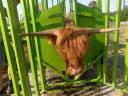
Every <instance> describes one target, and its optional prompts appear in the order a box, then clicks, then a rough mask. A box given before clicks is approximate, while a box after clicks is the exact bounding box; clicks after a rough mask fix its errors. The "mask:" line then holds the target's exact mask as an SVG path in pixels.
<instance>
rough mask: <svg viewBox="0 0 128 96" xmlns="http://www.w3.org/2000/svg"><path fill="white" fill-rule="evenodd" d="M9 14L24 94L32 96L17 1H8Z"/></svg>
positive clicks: (24, 95)
mask: <svg viewBox="0 0 128 96" xmlns="http://www.w3.org/2000/svg"><path fill="white" fill-rule="evenodd" d="M7 13H8V17H9V18H8V20H9V24H10V28H11V34H12V41H13V46H14V52H15V57H16V62H17V67H18V72H19V77H20V83H21V88H22V94H23V96H26V94H27V95H28V96H31V87H30V83H29V78H28V74H27V70H26V67H25V60H24V57H23V56H24V54H23V47H22V42H21V41H22V39H21V38H20V37H19V35H18V34H19V32H20V24H19V19H18V13H17V7H16V1H15V0H13V2H12V0H7Z"/></svg>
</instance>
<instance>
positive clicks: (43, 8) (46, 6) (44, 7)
mask: <svg viewBox="0 0 128 96" xmlns="http://www.w3.org/2000/svg"><path fill="white" fill-rule="evenodd" d="M46 9H48V0H42V10H46Z"/></svg>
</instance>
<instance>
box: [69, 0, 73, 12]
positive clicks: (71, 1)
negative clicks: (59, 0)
mask: <svg viewBox="0 0 128 96" xmlns="http://www.w3.org/2000/svg"><path fill="white" fill-rule="evenodd" d="M69 3H70V12H73V0H70V1H69Z"/></svg>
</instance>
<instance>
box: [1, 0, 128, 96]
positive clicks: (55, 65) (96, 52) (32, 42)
mask: <svg viewBox="0 0 128 96" xmlns="http://www.w3.org/2000/svg"><path fill="white" fill-rule="evenodd" d="M53 2H54V1H53V0H52V7H51V8H48V0H42V9H43V11H42V12H41V14H39V12H38V0H21V5H22V13H23V20H24V22H23V23H24V27H25V32H26V33H29V32H36V31H41V30H47V29H52V28H58V27H63V26H64V23H63V22H64V16H65V15H66V14H65V13H66V12H65V0H57V4H56V5H54V6H53ZM69 2H70V16H71V18H72V19H73V20H74V21H75V24H76V25H77V26H79V27H95V28H104V27H105V28H108V27H109V26H108V24H109V15H108V13H109V0H106V2H105V3H106V5H105V14H103V13H102V12H101V10H102V0H97V8H90V7H88V6H85V5H83V4H81V3H79V2H77V0H70V1H69ZM1 4H2V2H1V1H0V5H1ZM12 6H14V7H12ZM46 9H47V10H46ZM120 10H121V0H117V10H116V11H117V12H116V18H115V27H116V28H117V27H119V22H120V19H119V17H120ZM1 13H3V10H2V5H1V6H0V25H1V29H2V36H3V38H4V44H5V46H6V53H7V57H8V62H9V66H10V70H11V72H12V74H11V75H12V80H13V86H14V91H15V95H16V96H19V94H20V92H19V88H18V87H19V86H18V80H17V76H16V68H15V67H14V65H13V63H14V62H13V60H12V59H11V56H12V50H11V49H10V45H9V39H8V37H9V36H8V33H7V25H6V24H5V18H4V16H3V14H1ZM8 15H9V22H10V27H11V34H12V39H13V46H14V51H15V56H16V61H17V66H18V72H19V75H20V81H21V85H22V92H23V96H26V95H28V96H31V90H30V89H31V87H30V85H29V80H28V76H27V71H26V69H25V66H24V57H23V52H22V51H21V50H22V48H21V46H22V43H21V38H19V36H18V34H19V31H20V25H19V21H18V16H17V10H16V5H15V0H14V2H11V0H8ZM39 15H40V16H39ZM38 16H39V18H38ZM14 20H15V22H14ZM83 21H85V22H83ZM14 31H15V32H14ZM26 40H27V45H28V53H29V59H30V64H31V70H32V77H33V81H34V88H35V95H36V96H39V91H40V90H39V88H38V83H39V82H38V81H39V80H38V76H37V69H36V65H37V64H38V68H39V74H40V80H41V86H42V90H43V91H46V90H47V87H50V86H54V85H55V86H58V85H64V84H65V83H69V84H73V83H74V84H78V83H85V82H86V83H87V82H97V83H102V82H101V80H103V83H104V84H106V82H107V80H108V78H107V60H108V40H109V34H97V35H93V36H92V37H91V38H90V46H91V47H90V51H89V52H88V54H87V55H85V58H84V63H85V64H87V65H88V69H89V68H90V67H91V66H92V65H93V64H95V63H96V64H97V77H96V78H93V79H91V80H79V77H78V78H77V80H70V79H69V78H68V77H67V76H66V75H65V74H63V71H65V69H66V64H65V63H64V61H63V59H62V58H61V56H60V55H59V54H58V53H57V51H56V49H55V47H54V46H53V45H52V44H48V40H47V39H44V38H41V39H39V38H36V37H34V38H33V37H27V38H26ZM118 41H119V34H118V31H117V32H115V36H114V42H115V43H114V61H113V63H114V64H113V74H112V75H113V76H112V84H110V85H112V86H113V87H116V75H117V73H116V71H117V63H118V62H117V60H118V58H117V57H118V43H119V42H118ZM95 46H97V47H95ZM94 48H95V49H94ZM127 51H128V40H127V43H126V56H125V76H124V79H125V83H126V85H127V84H128V71H127V69H128V54H127V53H128V52H127ZM103 52H104V58H103ZM102 59H104V62H103V65H101V63H102V62H101V61H102ZM21 63H22V64H21ZM102 66H103V74H102V73H101V72H102ZM45 67H47V68H50V69H51V70H53V71H54V72H56V73H57V74H59V76H61V77H62V78H63V79H64V80H65V82H62V83H57V84H47V83H46V82H47V81H46V76H45V75H46V73H45ZM21 69H22V70H21ZM24 77H25V78H24ZM102 77H103V78H102ZM125 89H127V88H125Z"/></svg>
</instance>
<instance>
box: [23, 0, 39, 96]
mask: <svg viewBox="0 0 128 96" xmlns="http://www.w3.org/2000/svg"><path fill="white" fill-rule="evenodd" d="M25 1H26V0H21V4H22V13H23V18H24V19H23V20H24V27H25V32H26V33H29V32H31V26H30V24H29V23H30V19H29V18H31V17H32V16H31V15H30V14H29V10H27V9H28V8H26V2H25ZM28 3H30V4H29V5H30V6H31V2H28ZM35 10H37V9H35ZM29 16H31V17H29ZM31 39H32V38H31V37H27V45H28V53H29V58H30V65H31V70H32V76H33V80H34V88H35V92H36V96H38V95H39V87H38V76H37V69H36V62H35V58H34V57H35V54H34V53H33V50H32V47H33V46H32V45H31V44H32V41H31ZM34 47H35V46H34Z"/></svg>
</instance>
